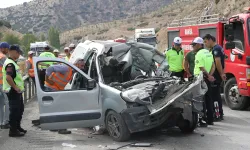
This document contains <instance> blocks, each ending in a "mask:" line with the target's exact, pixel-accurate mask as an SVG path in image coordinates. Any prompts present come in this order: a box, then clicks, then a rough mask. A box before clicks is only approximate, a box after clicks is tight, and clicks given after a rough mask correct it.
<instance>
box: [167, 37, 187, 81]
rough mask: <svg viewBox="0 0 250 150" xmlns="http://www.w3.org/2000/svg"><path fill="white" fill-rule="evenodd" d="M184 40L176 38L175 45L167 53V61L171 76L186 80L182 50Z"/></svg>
mask: <svg viewBox="0 0 250 150" xmlns="http://www.w3.org/2000/svg"><path fill="white" fill-rule="evenodd" d="M181 42H182V39H181V38H180V37H176V38H174V45H173V47H172V48H171V49H169V50H168V51H167V52H166V59H167V61H168V64H169V70H170V71H171V72H172V73H171V76H176V77H179V78H181V79H182V80H184V77H183V76H184V69H183V59H184V52H183V50H182V48H181Z"/></svg>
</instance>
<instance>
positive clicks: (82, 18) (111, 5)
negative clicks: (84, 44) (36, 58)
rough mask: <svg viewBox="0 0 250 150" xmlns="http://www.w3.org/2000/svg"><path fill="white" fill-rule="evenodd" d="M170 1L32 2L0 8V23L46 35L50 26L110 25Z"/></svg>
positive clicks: (21, 30) (67, 0) (22, 30)
mask: <svg viewBox="0 0 250 150" xmlns="http://www.w3.org/2000/svg"><path fill="white" fill-rule="evenodd" d="M171 1H172V0H34V1H31V2H28V3H27V2H25V3H23V4H22V5H17V6H13V7H9V8H5V9H0V20H1V19H5V20H8V21H9V22H11V25H12V27H13V29H15V30H17V31H20V32H22V33H26V32H28V31H29V32H34V33H38V32H47V31H48V29H49V28H50V26H56V27H58V28H59V29H60V30H61V31H64V30H69V29H72V28H76V27H80V26H83V25H87V24H96V23H100V22H109V21H113V20H117V19H124V18H126V17H130V16H133V15H139V14H143V13H148V12H152V11H155V10H157V9H159V8H160V7H162V6H165V5H167V4H169V2H171Z"/></svg>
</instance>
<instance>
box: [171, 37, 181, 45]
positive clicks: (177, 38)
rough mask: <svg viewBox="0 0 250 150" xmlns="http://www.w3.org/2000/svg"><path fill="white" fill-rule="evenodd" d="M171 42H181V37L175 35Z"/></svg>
mask: <svg viewBox="0 0 250 150" xmlns="http://www.w3.org/2000/svg"><path fill="white" fill-rule="evenodd" d="M173 42H174V44H181V42H182V39H181V38H180V37H175V38H174V41H173Z"/></svg>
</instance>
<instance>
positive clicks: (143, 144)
mask: <svg viewBox="0 0 250 150" xmlns="http://www.w3.org/2000/svg"><path fill="white" fill-rule="evenodd" d="M130 146H131V147H151V146H152V144H151V143H135V144H131V145H130Z"/></svg>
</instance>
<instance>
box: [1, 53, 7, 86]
mask: <svg viewBox="0 0 250 150" xmlns="http://www.w3.org/2000/svg"><path fill="white" fill-rule="evenodd" d="M5 57H6V56H5V55H4V54H3V53H1V52H0V59H2V58H5ZM2 69H3V66H0V84H1V85H2V84H3V72H2Z"/></svg>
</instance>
